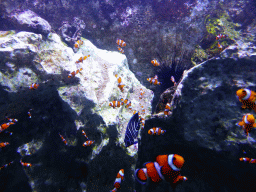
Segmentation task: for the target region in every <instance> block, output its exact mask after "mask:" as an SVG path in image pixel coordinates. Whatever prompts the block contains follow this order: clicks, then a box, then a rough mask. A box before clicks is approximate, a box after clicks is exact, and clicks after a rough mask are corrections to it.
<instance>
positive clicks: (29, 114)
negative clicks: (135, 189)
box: [28, 109, 32, 119]
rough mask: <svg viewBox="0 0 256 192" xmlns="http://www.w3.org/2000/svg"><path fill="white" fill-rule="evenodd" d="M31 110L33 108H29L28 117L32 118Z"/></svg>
mask: <svg viewBox="0 0 256 192" xmlns="http://www.w3.org/2000/svg"><path fill="white" fill-rule="evenodd" d="M31 110H32V109H29V110H28V118H30V119H31V113H30V111H31Z"/></svg>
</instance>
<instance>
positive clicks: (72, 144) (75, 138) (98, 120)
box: [0, 31, 153, 190]
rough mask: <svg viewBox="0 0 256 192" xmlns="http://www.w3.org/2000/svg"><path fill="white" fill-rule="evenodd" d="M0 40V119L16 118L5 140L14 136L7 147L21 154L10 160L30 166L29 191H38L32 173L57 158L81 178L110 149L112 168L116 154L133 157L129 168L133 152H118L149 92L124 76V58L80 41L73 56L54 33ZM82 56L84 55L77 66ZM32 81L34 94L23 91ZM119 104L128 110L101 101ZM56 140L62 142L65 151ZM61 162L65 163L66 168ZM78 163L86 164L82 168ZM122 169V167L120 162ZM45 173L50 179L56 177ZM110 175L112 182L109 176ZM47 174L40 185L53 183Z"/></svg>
mask: <svg viewBox="0 0 256 192" xmlns="http://www.w3.org/2000/svg"><path fill="white" fill-rule="evenodd" d="M1 34H3V35H2V36H1V37H0V47H1V48H0V57H1V63H0V65H1V68H2V70H1V72H0V80H1V86H0V88H1V97H0V108H1V113H0V116H1V117H2V118H3V119H4V118H5V116H6V115H8V116H12V117H16V118H17V119H19V122H18V123H17V124H16V125H12V126H11V127H10V128H8V129H10V130H11V131H12V132H13V137H10V139H9V140H8V142H9V143H13V142H14V140H15V139H18V138H21V140H19V139H18V140H19V142H16V145H15V146H14V145H13V148H12V147H10V149H11V150H16V149H17V150H18V152H19V154H20V156H21V157H20V156H19V157H17V159H16V162H19V161H20V159H19V158H22V161H23V162H29V163H31V164H32V168H31V171H29V170H26V173H27V174H28V173H29V174H30V176H29V177H28V178H29V184H30V186H31V187H32V188H33V189H34V190H35V189H37V188H38V187H39V186H42V185H44V184H43V183H41V182H40V179H39V178H38V177H37V176H36V175H37V174H38V172H37V168H39V169H41V168H42V169H44V167H45V166H47V163H46V161H48V160H46V159H48V158H50V159H52V160H51V161H52V162H54V163H53V164H51V165H50V166H54V164H55V163H56V164H58V162H59V158H61V159H66V160H67V163H68V162H69V163H70V164H71V167H73V168H74V170H80V167H81V169H86V171H85V172H87V171H88V170H87V167H86V166H87V165H88V164H90V163H92V161H93V160H94V159H95V158H96V160H95V161H103V160H104V161H105V159H106V156H105V155H107V156H108V155H109V154H108V153H105V152H104V151H105V150H106V149H107V151H111V150H112V152H111V153H112V154H113V156H116V155H117V153H120V154H122V155H121V156H119V159H116V160H117V162H116V165H117V164H120V165H119V166H123V165H122V164H123V158H124V156H126V157H129V158H130V159H133V160H132V162H133V163H132V164H131V165H130V168H129V169H131V166H134V163H135V160H134V159H135V157H136V154H137V150H138V149H137V148H132V147H131V148H129V149H128V151H127V150H126V148H125V147H124V143H123V142H124V136H125V130H126V126H127V123H128V121H129V120H130V118H131V117H132V115H133V111H134V110H137V111H142V107H141V106H142V105H143V107H144V108H145V115H144V116H149V115H150V113H151V100H152V98H153V93H152V92H151V91H150V90H148V89H146V88H145V87H144V86H143V85H141V84H140V82H139V81H138V80H137V79H136V78H135V76H134V74H133V73H132V72H131V71H130V70H129V67H128V63H127V59H126V57H125V55H123V54H121V53H119V52H112V51H107V50H101V49H98V48H97V47H95V46H94V45H93V44H92V43H91V42H90V41H88V40H86V39H83V38H82V41H83V42H84V43H83V45H82V46H81V47H80V48H79V50H78V51H77V52H76V53H74V51H73V49H72V48H70V47H68V46H66V44H65V43H63V42H62V41H61V38H60V37H59V36H58V35H57V34H55V33H50V34H49V35H48V36H47V39H46V40H43V38H42V35H41V34H35V33H30V32H19V33H15V32H13V31H11V32H2V33H1ZM83 56H89V57H88V58H87V59H86V60H84V61H83V62H80V63H79V62H77V61H78V59H79V58H80V57H83ZM80 68H83V70H82V71H80V72H79V73H78V74H76V75H75V76H74V77H72V78H68V75H69V73H70V72H72V71H76V70H77V69H80ZM115 75H117V76H118V77H121V78H122V83H123V84H124V85H125V86H124V89H123V92H122V91H121V90H120V89H119V88H118V86H117V84H118V83H117V77H116V76H115ZM32 83H39V88H38V89H35V90H30V89H28V88H29V86H30V85H31V84H32ZM140 90H142V91H144V92H145V93H144V95H143V99H140V98H139V97H140ZM121 98H123V99H128V100H129V101H131V103H132V105H131V106H132V109H131V110H130V109H128V108H126V107H125V106H122V107H120V108H115V109H113V108H112V107H110V106H109V102H111V101H113V100H120V99H121ZM31 109H32V110H31ZM28 111H30V113H31V115H32V117H31V119H30V118H29V117H28V115H27V113H28ZM80 129H83V130H85V132H86V134H87V136H88V138H89V139H90V140H93V141H95V143H94V144H93V145H92V146H90V147H86V148H84V147H83V146H82V144H83V142H85V141H86V138H84V136H82V134H81V130H80ZM59 134H61V135H62V136H63V138H65V139H66V141H67V146H66V145H65V144H64V143H63V142H62V138H60V136H59ZM24 138H26V139H24ZM52 142H54V143H52ZM55 142H56V143H55ZM127 152H128V153H127ZM81 154H83V155H82V156H81ZM46 156H47V157H46ZM42 157H44V158H42ZM69 158H72V159H73V160H71V162H70V161H69ZM129 158H128V159H129ZM128 159H127V161H128ZM13 160H15V159H13ZM66 160H65V161H66ZM125 161H126V160H125ZM85 162H86V164H87V165H84V164H85ZM130 162H131V161H130ZM0 163H1V162H0ZM7 163H8V162H7ZM45 163H46V164H45ZM69 163H68V164H69ZM3 164H4V163H3ZM78 165H79V166H78ZM36 167H37V168H36ZM58 167H59V169H63V168H64V167H69V166H67V164H66V162H65V163H64V164H62V163H61V164H58ZM126 167H127V169H128V167H129V166H128V163H127V164H126ZM65 171H67V177H72V178H74V179H77V178H79V179H84V178H86V177H87V175H86V174H84V173H81V174H78V175H77V174H75V173H74V171H73V170H70V169H67V170H65ZM52 174H53V175H55V174H58V171H57V172H56V173H52ZM111 174H112V172H111ZM113 174H114V176H113V179H114V178H115V176H116V174H117V173H116V172H113ZM130 174H131V173H130ZM50 175H51V174H48V173H46V174H45V175H44V177H45V179H46V180H47V185H49V186H52V185H56V182H57V180H55V179H51V176H50ZM55 176H56V175H55ZM55 176H54V177H55ZM89 177H94V175H89ZM56 178H57V177H56ZM79 179H78V180H79ZM78 180H76V182H78ZM112 185H113V184H112V182H111V187H112ZM71 188H72V187H71Z"/></svg>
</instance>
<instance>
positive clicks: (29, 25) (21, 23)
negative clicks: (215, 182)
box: [9, 10, 51, 35]
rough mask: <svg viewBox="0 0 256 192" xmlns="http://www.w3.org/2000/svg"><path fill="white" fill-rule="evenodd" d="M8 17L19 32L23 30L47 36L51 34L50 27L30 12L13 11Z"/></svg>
mask: <svg viewBox="0 0 256 192" xmlns="http://www.w3.org/2000/svg"><path fill="white" fill-rule="evenodd" d="M9 17H10V18H11V21H12V22H13V24H14V25H15V26H16V27H17V28H18V29H19V30H21V29H23V30H25V31H32V32H35V33H40V34H43V35H48V34H49V33H50V32H51V25H50V24H49V23H48V22H47V21H46V20H44V19H43V18H41V17H39V16H38V15H37V14H36V13H35V12H33V11H31V10H25V11H19V10H14V11H12V12H11V14H10V15H9Z"/></svg>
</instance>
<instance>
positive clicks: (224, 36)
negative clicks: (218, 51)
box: [216, 34, 227, 40]
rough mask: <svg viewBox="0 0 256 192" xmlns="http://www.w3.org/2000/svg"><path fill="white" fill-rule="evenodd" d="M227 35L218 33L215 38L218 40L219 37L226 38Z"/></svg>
mask: <svg viewBox="0 0 256 192" xmlns="http://www.w3.org/2000/svg"><path fill="white" fill-rule="evenodd" d="M226 37H227V35H222V34H219V35H217V36H216V40H219V39H223V38H226Z"/></svg>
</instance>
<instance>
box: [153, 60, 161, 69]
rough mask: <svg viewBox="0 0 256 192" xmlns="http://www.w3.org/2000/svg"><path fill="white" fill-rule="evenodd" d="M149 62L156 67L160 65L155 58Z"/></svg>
mask: <svg viewBox="0 0 256 192" xmlns="http://www.w3.org/2000/svg"><path fill="white" fill-rule="evenodd" d="M151 63H152V64H153V65H154V66H155V67H156V66H160V63H159V62H158V61H157V60H156V59H154V60H152V61H151Z"/></svg>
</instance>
